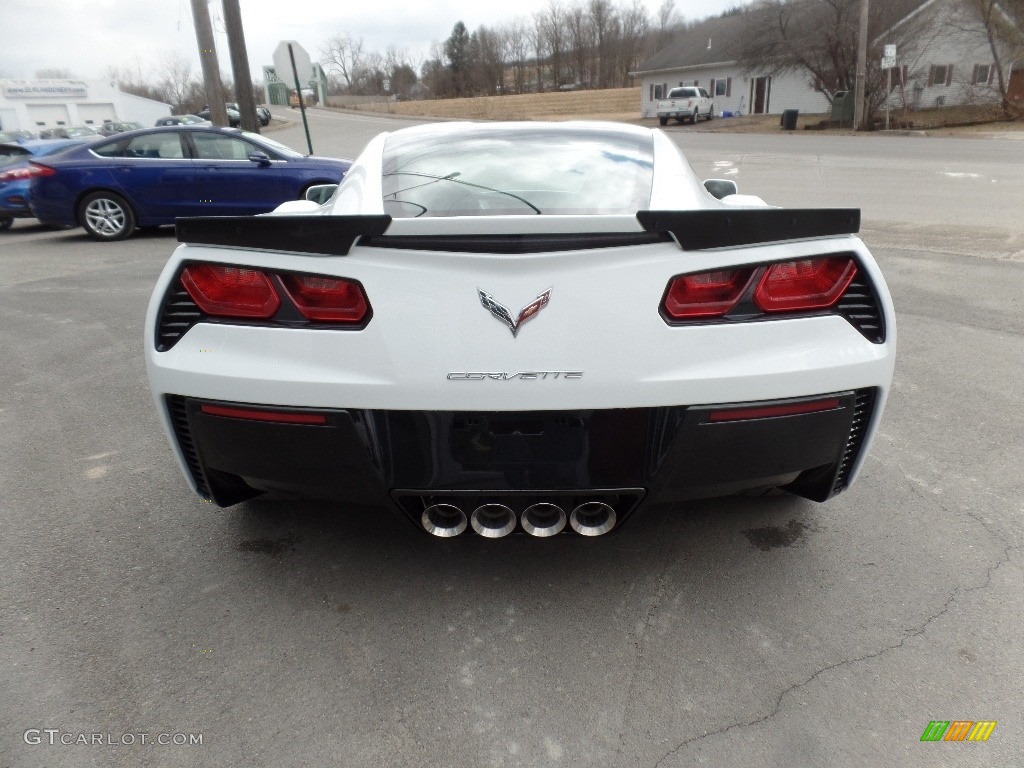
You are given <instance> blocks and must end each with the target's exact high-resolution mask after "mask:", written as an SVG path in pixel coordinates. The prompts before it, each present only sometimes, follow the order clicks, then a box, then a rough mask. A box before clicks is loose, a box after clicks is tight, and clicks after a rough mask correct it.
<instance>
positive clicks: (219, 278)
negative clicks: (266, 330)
mask: <svg viewBox="0 0 1024 768" xmlns="http://www.w3.org/2000/svg"><path fill="white" fill-rule="evenodd" d="M181 283H182V285H184V286H185V290H186V291H188V295H189V296H191V297H192V300H193V301H194V302H195V303H196V304H197V305H198V306H199V308H200V309H201V310H203V312H205V313H206V314H208V315H213V316H215V317H251V318H256V319H260V320H267V319H269V318H271V317H273V316H274V313H276V312H277V310H278V307H280V306H281V299H279V298H278V296H277V291H275V290H274V286H273V284H272V283H271V282H270V278H269V277H267V276H266V275H265V274H264V273H263V272H260V271H259V270H257V269H240V268H238V267H222V266H213V265H210V264H193V265H191V266H188V267H186V268H185V269H184V271H183V272H182V273H181Z"/></svg>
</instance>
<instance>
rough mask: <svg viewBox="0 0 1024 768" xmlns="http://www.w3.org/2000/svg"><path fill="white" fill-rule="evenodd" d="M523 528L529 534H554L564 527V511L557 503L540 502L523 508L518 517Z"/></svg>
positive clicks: (542, 536)
mask: <svg viewBox="0 0 1024 768" xmlns="http://www.w3.org/2000/svg"><path fill="white" fill-rule="evenodd" d="M520 522H521V523H522V526H523V530H524V531H526V532H527V533H528V534H530V535H531V536H537V537H539V538H546V537H548V536H555V535H557V534H559V533H561V532H562V529H564V528H565V523H566V517H565V511H564V510H563V509H562V508H561V507H560V506H558V505H557V504H549V503H547V502H543V501H542V502H540V503H538V504H531V505H530V506H529V507H527V508H526V509H525V510H523V516H522V517H521V518H520Z"/></svg>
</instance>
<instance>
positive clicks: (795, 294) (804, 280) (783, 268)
mask: <svg viewBox="0 0 1024 768" xmlns="http://www.w3.org/2000/svg"><path fill="white" fill-rule="evenodd" d="M856 274H857V264H856V262H854V260H853V259H851V258H848V257H843V258H838V259H837V258H821V259H802V260H800V261H786V262H782V263H781V264H772V265H771V266H770V267H768V269H766V270H765V273H764V276H763V277H762V278H761V281H760V282H759V283H758V284H757V289H756V290H755V291H754V302H755V303H756V304H757V306H759V307H760V308H761V309H762V310H764V311H765V312H793V311H798V310H803V309H824V308H825V307H831V306H832V305H833V304H835V303H836V302H837V301H838V300H839V297H840V296H842V295H843V291H845V290H846V288H847V287H848V286H849V285H850V282H851V281H852V280H853V278H854V276H855V275H856Z"/></svg>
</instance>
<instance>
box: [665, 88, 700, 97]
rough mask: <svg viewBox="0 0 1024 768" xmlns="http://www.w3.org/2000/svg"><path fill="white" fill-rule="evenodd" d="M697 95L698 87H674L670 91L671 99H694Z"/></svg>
mask: <svg viewBox="0 0 1024 768" xmlns="http://www.w3.org/2000/svg"><path fill="white" fill-rule="evenodd" d="M697 95H698V94H697V89H696V88H673V89H672V90H671V91H669V94H668V97H669V98H670V99H692V98H696V97H697Z"/></svg>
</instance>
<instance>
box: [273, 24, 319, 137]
mask: <svg viewBox="0 0 1024 768" xmlns="http://www.w3.org/2000/svg"><path fill="white" fill-rule="evenodd" d="M274 68H275V71H276V72H279V73H283V72H285V71H287V70H288V69H291V71H292V77H293V78H294V79H295V94H296V96H298V99H299V111H300V112H301V113H302V127H303V128H304V129H305V131H306V146H307V147H309V154H311V155H312V154H313V140H312V139H310V138H309V120H307V119H306V100H305V98H303V96H302V82H303V81H307V82H308V81H309V79H310V78H311V77H313V63H312V61H310V58H309V54H308V53H306V49H305V48H303V47H302V46H301V45H299V44H298V43H297V42H295V41H294V40H282V41H281V42H280V43H278V44H277V48H275V49H274ZM300 72H301V75H300Z"/></svg>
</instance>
